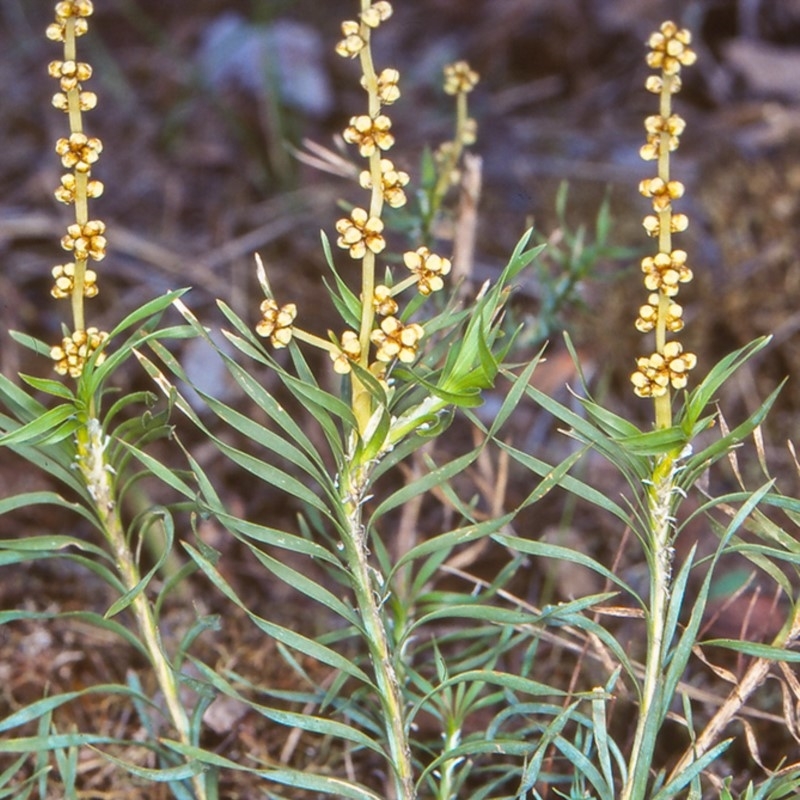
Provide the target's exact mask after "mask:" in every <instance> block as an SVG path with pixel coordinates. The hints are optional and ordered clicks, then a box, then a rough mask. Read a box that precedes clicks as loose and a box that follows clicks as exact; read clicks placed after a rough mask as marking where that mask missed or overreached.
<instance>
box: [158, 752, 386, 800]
mask: <svg viewBox="0 0 800 800" xmlns="http://www.w3.org/2000/svg"><path fill="white" fill-rule="evenodd" d="M162 743H163V744H164V745H165V746H166V747H169V748H170V749H172V750H174V751H175V752H177V753H180V754H181V755H183V756H185V757H186V758H188V759H192V760H195V761H198V762H201V763H204V764H210V765H211V766H214V767H218V768H220V769H231V770H238V771H241V772H248V773H250V774H252V775H257V776H259V777H261V778H264V780H267V781H272V782H273V783H278V784H281V785H283V786H293V787H295V788H298V789H307V790H308V791H311V792H320V793H322V794H323V795H326V794H327V795H332V796H333V797H347V798H350V800H383V797H382V796H381V795H378V794H375V793H373V792H372V791H370V790H369V789H366V788H364V787H362V786H359V785H358V784H355V783H351V782H349V781H346V780H344V779H341V778H327V777H324V776H320V775H315V774H314V773H312V772H301V771H300V770H293V769H290V768H288V767H287V768H281V769H267V770H264V769H255V768H253V767H246V766H244V765H243V764H241V763H238V762H236V761H231V760H230V759H228V758H225V757H224V756H221V755H218V754H217V753H212V752H211V751H209V750H203V749H201V748H199V747H194V746H192V745H187V744H182V743H181V742H176V741H172V740H169V739H164V740H162Z"/></svg>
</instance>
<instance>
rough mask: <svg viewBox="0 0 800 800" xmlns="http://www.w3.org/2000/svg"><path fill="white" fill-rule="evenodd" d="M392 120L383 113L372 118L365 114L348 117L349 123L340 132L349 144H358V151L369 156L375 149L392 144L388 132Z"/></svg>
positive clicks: (392, 140) (384, 148)
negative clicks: (342, 131)
mask: <svg viewBox="0 0 800 800" xmlns="http://www.w3.org/2000/svg"><path fill="white" fill-rule="evenodd" d="M391 127H392V121H391V120H390V119H389V117H387V116H386V115H385V114H379V115H378V116H377V117H375V118H374V119H373V118H372V117H370V116H368V115H367V114H361V115H360V116H357V117H351V118H350V125H349V127H348V128H346V129H345V131H344V133H343V134H342V135H343V137H344V140H345V141H346V142H348V143H349V144H355V145H358V152H359V153H361V155H362V156H364V158H369V156H371V155H372V154H373V153H374V152H375V151H376V150H379V149H380V150H388V149H389V148H390V147H391V146H392V145H393V144H394V136H392V134H391V133H389V129H390V128H391Z"/></svg>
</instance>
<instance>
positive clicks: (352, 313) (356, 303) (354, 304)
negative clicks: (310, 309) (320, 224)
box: [320, 231, 361, 331]
mask: <svg viewBox="0 0 800 800" xmlns="http://www.w3.org/2000/svg"><path fill="white" fill-rule="evenodd" d="M320 239H321V240H322V251H323V252H324V254H325V262H326V263H327V265H328V266H329V267H330V270H331V272H332V273H333V278H334V281H335V282H336V292H334V291H332V290H331V289H330V287H329V286H328V282H327V281H325V285H326V287H328V294H329V295H330V297H331V299H332V300H333V303H334V305H335V306H336V310H337V311H338V312H339V316H341V318H342V321H343V322H344V323H345V325H347V326H349V327H350V328H352V329H353V330H356V331H357V330H358V329H359V327H360V325H361V301H360V300H359V299H358V297H357V296H356V295H355V294H354V293H353V292H352V291H351V290H350V288H349V287H348V285H347V284H346V283H345V282H344V281H343V280H342V278H341V276H340V275H339V272H338V271H337V269H336V264H335V263H334V260H333V253H332V252H331V243H330V241H329V239H328V237H327V236H326V235H325V232H324V231H320Z"/></svg>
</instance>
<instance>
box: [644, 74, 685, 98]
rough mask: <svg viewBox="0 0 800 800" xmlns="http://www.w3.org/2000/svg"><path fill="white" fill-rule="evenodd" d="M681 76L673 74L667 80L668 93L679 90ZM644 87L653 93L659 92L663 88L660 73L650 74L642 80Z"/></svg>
mask: <svg viewBox="0 0 800 800" xmlns="http://www.w3.org/2000/svg"><path fill="white" fill-rule="evenodd" d="M681 85H682V82H681V76H680V75H673V76H672V79H671V80H670V82H669V93H670V94H677V93H678V92H679V91H680V90H681ZM644 88H645V89H647V91H648V92H652V93H653V94H661V90H662V89H663V88H664V79H663V78H662V77H661V76H660V75H650V76H649V77H648V78H647V80H646V81H645V82H644Z"/></svg>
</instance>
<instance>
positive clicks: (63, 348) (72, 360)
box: [50, 328, 108, 378]
mask: <svg viewBox="0 0 800 800" xmlns="http://www.w3.org/2000/svg"><path fill="white" fill-rule="evenodd" d="M107 339H108V334H107V333H106V332H105V331H100V330H98V329H97V328H87V329H86V330H85V331H75V333H73V334H72V335H71V336H65V337H64V338H63V339H62V340H61V344H60V345H56V346H55V347H53V348H51V349H50V358H52V359H53V361H55V362H56V363H55V365H54V369H55V371H56V372H57V373H58V374H59V375H69V376H70V377H72V378H78V377H79V376H80V375H81V373H82V372H83V368H84V367H85V366H86V362H87V361H88V360H89V358H90V356H91V355H92V353H94V352H95V351H96V350H99V349H100V348H101V347H102V345H103V344H104V343H105V341H106V340H107ZM104 360H105V354H104V353H101V354H100V355H99V356H98V357H97V363H98V364H102V363H103V361H104Z"/></svg>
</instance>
